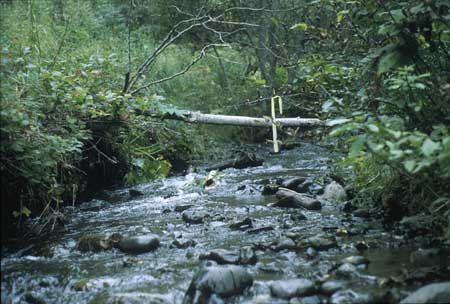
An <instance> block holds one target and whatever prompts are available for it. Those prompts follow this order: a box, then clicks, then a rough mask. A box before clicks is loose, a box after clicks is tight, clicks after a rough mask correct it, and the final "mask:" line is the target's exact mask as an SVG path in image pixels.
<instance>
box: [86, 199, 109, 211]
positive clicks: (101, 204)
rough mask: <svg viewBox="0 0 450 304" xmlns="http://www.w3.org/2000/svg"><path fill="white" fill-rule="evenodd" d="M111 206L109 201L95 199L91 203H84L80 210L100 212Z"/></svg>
mask: <svg viewBox="0 0 450 304" xmlns="http://www.w3.org/2000/svg"><path fill="white" fill-rule="evenodd" d="M109 206H111V204H110V203H109V202H107V201H103V200H99V199H93V200H91V201H89V202H86V203H82V204H81V205H80V206H79V207H78V208H79V209H80V210H81V211H100V210H101V209H104V208H106V207H109Z"/></svg>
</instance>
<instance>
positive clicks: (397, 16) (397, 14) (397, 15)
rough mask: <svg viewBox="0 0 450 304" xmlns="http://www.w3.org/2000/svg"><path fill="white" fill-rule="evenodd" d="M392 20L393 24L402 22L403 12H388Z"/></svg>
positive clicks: (398, 10)
mask: <svg viewBox="0 0 450 304" xmlns="http://www.w3.org/2000/svg"><path fill="white" fill-rule="evenodd" d="M389 13H390V14H391V16H392V18H394V20H395V22H402V21H403V19H406V16H405V14H403V11H402V10H401V9H396V10H392V11H390V12H389Z"/></svg>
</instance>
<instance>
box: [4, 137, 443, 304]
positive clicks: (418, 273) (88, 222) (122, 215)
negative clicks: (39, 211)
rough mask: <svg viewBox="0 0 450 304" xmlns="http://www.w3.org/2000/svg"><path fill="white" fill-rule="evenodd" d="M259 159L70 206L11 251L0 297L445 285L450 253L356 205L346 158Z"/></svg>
mask: <svg viewBox="0 0 450 304" xmlns="http://www.w3.org/2000/svg"><path fill="white" fill-rule="evenodd" d="M266 152H268V151H266ZM261 154H262V155H264V162H263V163H262V164H261V165H259V166H255V167H249V168H244V169H236V168H228V169H226V168H223V170H222V171H221V172H218V173H217V174H215V175H214V176H211V175H210V174H209V172H208V171H206V170H203V171H202V170H199V171H198V172H197V173H190V174H188V175H185V176H178V177H170V178H167V179H164V180H160V181H155V182H152V183H149V184H143V185H139V186H137V187H133V191H131V194H133V195H131V194H130V189H120V190H117V191H115V192H114V193H110V195H111V196H110V197H103V199H102V200H97V201H91V202H86V203H85V204H82V205H81V206H80V207H76V208H73V209H70V208H69V209H68V210H67V215H68V216H67V220H66V224H65V226H64V227H61V228H59V230H58V231H57V232H56V233H54V234H52V235H51V236H50V237H48V238H45V239H35V240H31V241H30V242H28V243H27V244H23V246H22V248H21V250H16V249H15V250H12V248H11V249H9V250H8V248H5V249H3V251H2V262H1V272H2V274H1V275H2V282H1V291H2V303H376V302H379V303H398V302H400V301H401V300H403V299H405V298H407V297H408V296H409V295H411V294H412V292H413V291H415V290H418V289H419V288H420V287H423V286H426V285H429V284H431V283H442V282H446V281H449V279H450V278H449V277H448V273H450V269H449V260H450V259H449V256H448V250H447V249H446V248H445V247H444V246H443V245H442V244H440V243H439V242H437V240H433V239H432V238H429V237H428V236H427V235H424V233H426V231H422V230H421V228H420V225H419V226H417V225H416V226H414V223H416V222H417V221H416V222H414V221H412V220H410V221H408V220H405V221H404V222H403V223H402V224H398V225H397V226H395V227H394V228H395V229H389V230H387V228H386V227H385V226H384V225H383V214H382V212H381V210H377V209H370V208H369V209H366V208H360V207H358V206H354V205H352V204H351V203H349V201H348V199H349V198H348V197H347V193H346V192H345V190H344V188H343V187H341V185H339V183H338V182H337V181H333V179H332V178H330V177H329V174H328V169H329V168H328V162H329V160H331V159H333V158H335V157H337V156H336V155H333V154H332V153H330V152H328V151H327V150H325V149H323V148H321V147H319V146H315V145H312V144H307V143H301V144H300V146H299V147H297V148H295V149H293V150H289V151H283V152H282V153H281V154H279V155H271V154H269V153H261ZM257 165H258V164H257ZM205 167H209V166H207V165H205ZM208 179H211V180H212V182H208V183H206V180H208ZM112 197H113V198H114V199H111V198H112ZM311 206H312V207H311ZM319 206H320V208H319ZM417 227H418V228H417ZM408 229H409V230H408ZM414 229H416V230H414ZM405 231H410V233H408V234H405ZM446 286H447V285H438V286H431V287H428V288H425V290H418V292H419V294H416V295H415V296H416V297H418V298H421V299H422V298H423V297H428V298H427V299H428V300H430V299H431V300H433V299H434V301H435V302H436V301H437V300H439V299H440V298H439V297H442V296H443V292H442V290H444V293H445V287H446ZM444 296H445V294H444ZM433 297H434V298H433ZM436 299H437V300H436Z"/></svg>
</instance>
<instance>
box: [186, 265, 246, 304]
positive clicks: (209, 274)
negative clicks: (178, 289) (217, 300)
mask: <svg viewBox="0 0 450 304" xmlns="http://www.w3.org/2000/svg"><path fill="white" fill-rule="evenodd" d="M252 284H253V277H252V275H251V274H250V273H249V272H247V270H246V269H245V268H243V267H241V266H235V265H227V266H212V267H207V268H204V269H202V270H201V271H199V272H198V273H197V274H196V275H195V276H194V278H193V279H192V281H191V284H190V285H189V288H188V290H187V291H186V294H185V296H184V299H183V304H200V303H207V302H208V300H209V299H210V298H211V297H212V296H213V295H217V296H220V297H224V298H226V297H231V296H235V295H239V294H241V293H242V292H243V291H244V290H245V289H246V288H248V287H250V286H252Z"/></svg>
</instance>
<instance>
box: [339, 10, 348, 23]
mask: <svg viewBox="0 0 450 304" xmlns="http://www.w3.org/2000/svg"><path fill="white" fill-rule="evenodd" d="M349 12H350V11H349V10H343V11H340V12H338V13H337V15H336V21H337V23H341V21H342V18H344V16H345V15H347V14H348V13H349Z"/></svg>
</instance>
